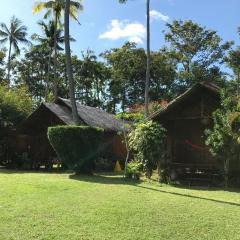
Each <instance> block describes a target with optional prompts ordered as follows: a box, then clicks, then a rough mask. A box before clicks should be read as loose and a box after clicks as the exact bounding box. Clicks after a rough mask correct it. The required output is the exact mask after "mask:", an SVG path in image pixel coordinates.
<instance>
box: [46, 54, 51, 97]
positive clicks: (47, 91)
mask: <svg viewBox="0 0 240 240" xmlns="http://www.w3.org/2000/svg"><path fill="white" fill-rule="evenodd" d="M51 52H52V50H51V51H50V53H49V56H48V70H47V71H48V73H47V82H46V88H45V101H46V102H47V101H48V93H49V83H50V65H51Z"/></svg>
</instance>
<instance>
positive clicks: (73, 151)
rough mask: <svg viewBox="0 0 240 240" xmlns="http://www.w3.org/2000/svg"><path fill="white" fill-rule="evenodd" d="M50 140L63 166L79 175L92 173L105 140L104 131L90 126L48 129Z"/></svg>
mask: <svg viewBox="0 0 240 240" xmlns="http://www.w3.org/2000/svg"><path fill="white" fill-rule="evenodd" d="M48 138H49V141H50V143H51V145H52V146H53V148H54V150H55V151H56V153H57V155H58V157H59V159H60V160H61V161H62V163H63V165H65V166H67V168H68V169H71V170H74V171H75V172H76V173H77V174H78V173H91V171H92V170H93V166H94V160H96V159H97V157H98V153H99V146H100V143H101V142H102V139H103V129H100V128H95V127H88V126H57V127H50V128H48Z"/></svg>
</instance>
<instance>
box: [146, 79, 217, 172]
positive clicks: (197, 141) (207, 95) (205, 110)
mask: <svg viewBox="0 0 240 240" xmlns="http://www.w3.org/2000/svg"><path fill="white" fill-rule="evenodd" d="M219 106H220V89H219V88H218V87H217V86H216V85H214V84H212V83H206V82H201V83H198V84H196V85H194V86H193V87H191V88H190V89H189V90H187V91H186V92H184V93H183V94H182V95H180V96H179V97H177V98H176V99H174V100H173V101H171V102H170V103H169V104H167V105H166V106H165V107H164V108H163V109H161V110H159V111H157V112H155V113H154V114H153V115H152V116H151V117H150V118H151V119H152V120H154V121H157V122H159V123H161V124H162V125H163V126H164V127H165V128H166V129H167V132H168V133H167V134H168V135H167V158H166V159H165V163H164V164H165V165H167V166H170V168H171V169H174V170H177V171H180V172H183V171H184V172H186V171H191V172H196V171H214V170H216V169H218V168H219V162H218V161H217V159H216V158H215V157H213V156H212V155H211V154H210V152H209V149H208V147H207V146H206V145H205V134H204V131H205V129H207V128H212V127H213V119H212V114H213V112H214V111H215V110H216V109H217V108H218V107H219Z"/></svg>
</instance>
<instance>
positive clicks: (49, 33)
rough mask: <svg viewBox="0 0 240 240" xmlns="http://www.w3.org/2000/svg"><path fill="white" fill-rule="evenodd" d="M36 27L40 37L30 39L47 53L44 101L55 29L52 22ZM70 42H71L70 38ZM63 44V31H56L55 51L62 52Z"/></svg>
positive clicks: (42, 22)
mask: <svg viewBox="0 0 240 240" xmlns="http://www.w3.org/2000/svg"><path fill="white" fill-rule="evenodd" d="M38 25H39V26H40V27H41V29H42V33H43V34H42V35H39V34H33V35H32V39H33V40H36V41H38V42H39V45H37V46H36V47H40V48H45V49H47V51H48V73H47V82H46V89H45V100H46V99H47V97H48V91H49V89H48V88H49V83H50V69H51V56H52V54H53V49H54V46H55V44H54V43H55V27H54V22H53V21H50V22H49V24H46V23H45V22H44V21H39V22H38ZM71 40H73V39H72V38H71ZM63 43H64V36H63V30H62V29H57V32H56V49H57V50H58V51H61V50H63V48H62V47H61V45H62V44H63Z"/></svg>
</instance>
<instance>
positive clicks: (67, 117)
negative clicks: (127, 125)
mask: <svg viewBox="0 0 240 240" xmlns="http://www.w3.org/2000/svg"><path fill="white" fill-rule="evenodd" d="M42 104H43V105H44V106H45V107H46V108H47V109H49V110H50V111H51V112H52V113H53V114H54V115H56V116H57V117H58V118H59V119H60V120H61V121H62V122H64V123H65V124H67V125H72V124H74V122H73V120H72V110H71V109H72V108H71V102H70V100H68V99H63V98H58V99H57V100H56V101H55V102H54V103H42ZM77 110H78V116H79V118H80V122H81V123H82V124H83V125H87V126H93V127H100V128H103V129H105V130H107V131H122V130H123V123H122V121H121V120H119V119H116V118H115V115H113V114H110V113H107V112H105V111H103V110H101V109H98V108H95V107H89V106H85V105H81V104H79V103H77Z"/></svg>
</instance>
